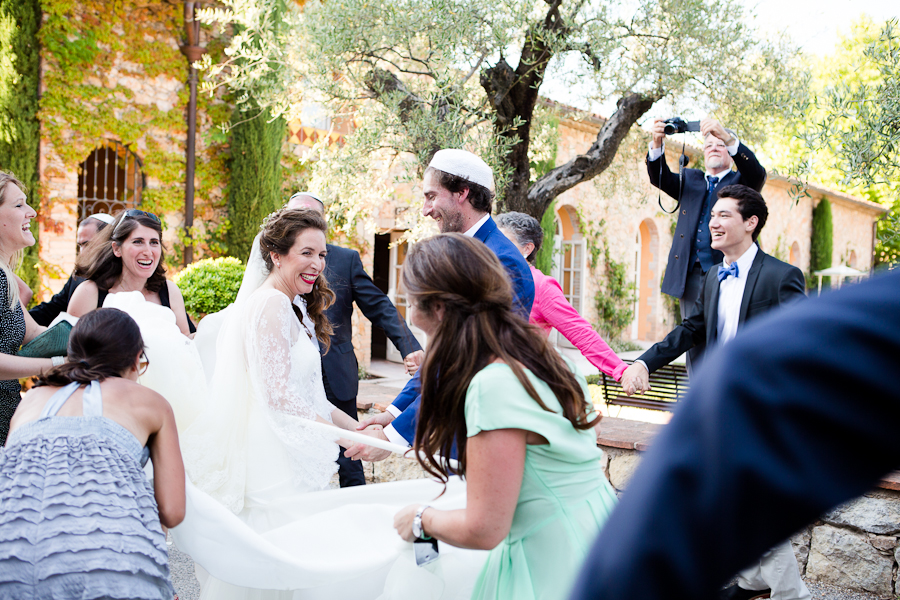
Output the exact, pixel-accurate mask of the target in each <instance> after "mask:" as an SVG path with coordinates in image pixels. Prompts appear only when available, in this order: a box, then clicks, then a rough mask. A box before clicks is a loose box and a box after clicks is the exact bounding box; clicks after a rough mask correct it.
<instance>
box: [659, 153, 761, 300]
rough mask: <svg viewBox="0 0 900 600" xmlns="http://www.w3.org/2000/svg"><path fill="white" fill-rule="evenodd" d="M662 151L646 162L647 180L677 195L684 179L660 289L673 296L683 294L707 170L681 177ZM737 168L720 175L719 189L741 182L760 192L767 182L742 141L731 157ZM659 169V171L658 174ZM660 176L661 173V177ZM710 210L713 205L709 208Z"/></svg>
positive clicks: (715, 259) (717, 257) (717, 256)
mask: <svg viewBox="0 0 900 600" xmlns="http://www.w3.org/2000/svg"><path fill="white" fill-rule="evenodd" d="M665 157H666V155H665V153H663V155H662V156H660V157H659V158H658V159H656V160H654V161H649V160H648V161H647V174H648V175H649V176H650V183H651V184H653V185H654V186H656V187H658V188H659V189H661V190H662V191H664V192H665V193H666V194H668V195H669V196H671V197H672V198H676V199H677V198H678V194H679V185H680V179H682V178H683V179H684V189H683V190H681V192H680V193H681V206H679V207H678V223H677V224H676V225H675V233H674V234H673V236H672V248H671V249H670V250H669V262H668V263H666V275H665V277H664V278H663V283H662V288H661V289H662V292H663V293H664V294H668V295H670V296H674V297H676V298H681V297H682V296H683V295H684V285H685V282H686V281H687V275H688V271H690V269H691V267H692V265H689V264H688V260H689V259H690V256H691V240H693V239H696V232H697V224H698V223H699V222H700V211H701V210H702V209H703V201H704V200H705V199H706V190H707V183H706V173H704V172H703V171H701V170H700V169H685V170H684V172H683V176H682V178H679V177H678V173H672V172H671V171H670V170H669V165H668V164H667V163H666V161H665ZM732 158H733V159H734V166H735V167H736V168H737V171H729V172H728V173H726V174H725V175H723V176H722V179H720V180H719V183H718V185H716V190H720V189H722V188H723V187H725V186H726V185H734V184H736V183H740V184H742V185H746V186H747V187H751V188H753V189H754V190H756V191H757V192H758V191H761V190H762V188H763V186H764V185H765V183H766V170H765V168H763V166H762V165H760V164H759V161H758V160H756V155H755V154H753V152H752V151H751V150H750V148H748V147H747V146H745V145H743V144H738V151H737V154H735V155H734V156H733V157H732ZM660 171H662V173H661V174H660ZM660 175H662V176H661V177H660ZM709 208H710V210H712V206H710V207H709ZM712 254H713V263H718V262H722V253H721V252H719V251H718V250H713V252H712Z"/></svg>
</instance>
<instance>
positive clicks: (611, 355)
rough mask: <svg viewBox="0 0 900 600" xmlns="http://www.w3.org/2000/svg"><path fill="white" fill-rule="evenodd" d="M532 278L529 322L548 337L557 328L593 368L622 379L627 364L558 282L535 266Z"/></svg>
mask: <svg viewBox="0 0 900 600" xmlns="http://www.w3.org/2000/svg"><path fill="white" fill-rule="evenodd" d="M531 275H532V276H533V277H534V304H533V305H532V307H531V317H530V318H529V319H528V320H529V321H530V322H531V323H534V324H535V325H537V326H539V327H541V328H542V329H543V330H544V331H545V332H546V333H547V335H550V330H551V329H553V328H554V327H555V328H556V330H557V331H559V332H560V333H561V334H563V336H565V338H566V339H567V340H569V341H570V342H572V345H574V346H575V347H576V348H578V349H579V350H580V351H581V353H582V354H583V355H584V357H585V358H587V359H588V360H589V361H590V362H591V364H592V365H594V366H595V367H597V368H598V369H600V370H601V371H603V372H604V373H606V374H607V375H611V376H612V377H613V379H615V380H616V381H618V380H619V379H621V378H622V373H624V372H625V369H626V368H628V365H627V364H625V363H624V362H623V361H622V359H621V358H619V357H618V356H617V355H616V353H615V352H613V350H612V348H610V347H609V345H607V343H606V342H604V341H603V338H601V337H600V335H599V334H598V333H597V332H596V331H594V328H593V327H591V324H590V323H588V322H587V321H586V320H585V319H584V317H582V316H581V315H579V314H578V311H576V310H575V309H574V308H573V307H572V305H571V304H569V301H568V300H566V297H565V296H564V295H563V291H562V286H561V285H559V282H558V281H556V280H555V279H553V278H552V277H550V276H548V275H544V274H543V273H542V272H540V271H538V270H537V269H535V268H534V267H531Z"/></svg>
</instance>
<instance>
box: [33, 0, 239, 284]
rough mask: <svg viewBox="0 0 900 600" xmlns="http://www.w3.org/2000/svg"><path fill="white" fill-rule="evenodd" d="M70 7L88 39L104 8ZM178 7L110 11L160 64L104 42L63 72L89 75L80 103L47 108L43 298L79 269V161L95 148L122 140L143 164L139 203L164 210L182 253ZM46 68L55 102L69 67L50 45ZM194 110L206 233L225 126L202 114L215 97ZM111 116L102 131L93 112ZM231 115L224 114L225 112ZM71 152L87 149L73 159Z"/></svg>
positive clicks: (220, 188) (182, 71)
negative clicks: (122, 16)
mask: <svg viewBox="0 0 900 600" xmlns="http://www.w3.org/2000/svg"><path fill="white" fill-rule="evenodd" d="M67 10H69V11H71V13H70V14H67V15H66V18H68V19H70V20H71V21H72V22H73V23H76V26H75V27H74V28H73V31H75V34H73V35H81V36H83V37H84V38H85V39H89V38H90V35H91V33H90V27H96V24H95V22H96V14H94V13H92V12H91V11H95V12H96V11H97V10H99V9H98V8H97V6H96V5H82V4H78V3H76V4H73V5H72V6H71V7H69V8H67ZM116 10H120V9H118V8H117V9H116ZM181 11H182V9H181V7H180V6H175V5H171V4H166V3H148V4H146V5H141V6H140V7H137V8H135V9H134V12H133V14H131V15H130V18H131V19H132V22H129V23H124V24H123V23H121V22H117V21H115V19H114V17H115V16H116V15H110V19H113V24H112V25H111V27H112V35H113V36H116V37H118V38H121V39H133V35H134V31H133V29H134V28H135V27H137V28H139V29H140V32H141V36H142V37H141V39H140V42H139V43H140V44H141V46H140V48H139V49H138V50H137V52H138V53H140V52H144V51H145V50H146V49H147V48H152V49H153V51H154V52H155V53H156V58H157V60H158V61H159V62H158V63H157V64H154V65H148V64H142V63H141V62H139V61H137V59H135V58H134V57H129V56H128V54H127V53H126V52H121V51H114V50H112V49H110V47H109V46H108V45H107V44H106V43H104V42H103V41H98V42H96V46H97V55H96V57H95V62H94V63H87V64H84V65H81V66H80V67H79V69H76V70H73V69H70V70H69V71H66V73H67V74H66V76H65V77H70V78H71V77H72V75H71V73H72V72H74V73H75V74H76V75H75V77H78V76H79V75H78V73H82V72H83V76H81V81H75V82H72V85H71V87H73V88H78V93H76V94H75V95H74V97H75V98H77V104H78V106H76V107H74V108H72V107H70V109H67V110H69V112H65V111H61V109H59V108H57V107H54V106H52V105H50V106H44V105H43V104H42V109H41V110H42V112H41V114H40V117H41V149H40V161H39V172H40V190H41V208H42V211H41V213H42V214H41V224H42V230H41V236H40V240H41V250H40V257H41V259H42V261H44V264H45V265H46V269H45V273H44V275H45V277H44V285H45V286H46V289H45V290H43V291H44V292H45V296H46V291H50V292H56V291H58V290H59V289H60V288H61V287H62V286H63V284H64V283H65V280H66V278H67V277H68V275H69V273H70V272H71V271H72V269H73V267H74V263H75V258H76V252H75V250H76V247H75V230H76V227H77V223H78V221H79V214H78V207H79V203H78V169H79V162H81V161H84V160H86V159H87V158H88V156H89V155H90V153H91V151H92V150H94V149H97V148H101V147H103V146H105V145H108V144H111V143H121V144H123V145H124V146H126V147H127V149H128V150H130V151H131V152H133V154H134V155H135V156H136V157H137V158H138V160H139V161H140V162H141V163H142V175H143V180H144V181H143V192H142V196H141V199H142V206H141V207H142V208H148V209H150V210H154V211H155V212H157V213H159V214H160V217H161V218H162V220H163V223H164V225H165V228H164V232H163V242H164V245H165V247H166V252H167V255H169V256H172V255H173V253H174V252H175V251H176V249H177V251H178V252H180V250H181V247H180V246H181V244H180V242H179V241H178V234H179V232H180V231H181V230H182V228H183V225H184V214H183V206H184V205H183V202H184V163H185V147H186V140H187V123H186V107H187V99H188V91H187V89H186V85H187V83H186V81H187V75H188V68H187V61H186V59H185V58H184V57H183V56H182V55H181V53H180V51H179V43H180V38H179V36H180V33H181V31H180V27H181V18H182V17H181ZM45 17H46V15H45ZM45 22H46V19H45ZM82 23H83V24H84V25H81V24H82ZM81 27H84V29H83V30H82V29H81ZM126 28H127V31H126ZM129 36H131V38H129ZM125 48H127V49H128V52H134V51H135V50H134V47H130V46H125ZM41 68H42V72H41V79H42V82H41V93H42V95H44V97H45V98H46V97H47V96H48V93H49V95H50V96H53V95H54V92H55V91H56V90H54V89H53V87H52V86H57V90H58V89H59V88H58V86H59V83H58V82H59V80H60V79H61V78H60V76H59V75H60V74H61V73H63V70H62V69H61V67H60V61H59V60H58V57H56V56H54V55H53V54H52V52H51V50H50V49H49V48H47V47H45V48H43V49H42V61H41ZM160 71H161V72H160ZM63 79H65V78H63ZM48 82H49V83H48ZM58 97H59V94H57V96H56V97H55V98H53V101H54V102H58ZM42 102H43V100H42ZM198 104H199V107H198V115H197V135H196V147H197V174H196V177H195V187H196V195H195V216H194V224H195V226H197V227H198V228H199V229H200V231H201V232H203V231H205V230H206V228H207V225H208V224H209V223H215V222H217V221H218V216H219V213H220V212H221V211H222V210H223V207H224V193H225V186H226V183H227V173H223V172H222V171H223V169H224V168H225V166H224V159H223V152H222V144H221V142H215V141H209V140H208V135H207V134H209V133H210V130H211V129H213V128H215V127H216V126H217V125H218V124H219V122H221V120H222V114H217V115H216V116H215V117H213V116H212V115H210V114H209V113H207V112H205V111H204V107H207V108H210V110H213V107H215V109H216V110H218V109H220V108H223V107H224V106H225V105H224V103H223V102H222V101H221V99H220V98H218V97H215V98H212V99H210V98H208V97H204V98H200V99H199V101H198ZM110 106H112V107H113V108H112V109H110ZM109 110H112V111H113V114H112V116H111V117H108V118H107V119H106V124H105V127H104V130H103V131H97V128H96V120H97V119H98V118H99V117H98V116H97V115H98V114H105V113H104V111H109ZM227 112H228V109H227V108H225V111H224V113H223V114H227ZM61 113H62V114H63V115H64V116H63V117H61V116H60V114H61ZM82 114H84V115H88V118H89V119H93V120H92V121H91V123H84V122H82V121H80V120H79V119H80V115H82ZM214 120H216V121H218V122H214ZM88 132H90V133H88ZM88 136H91V137H88ZM73 148H79V149H84V151H83V152H80V153H78V155H77V156H76V157H73V156H72V154H73V150H72V149H73ZM60 149H62V150H63V151H60ZM67 157H68V158H67ZM129 160H131V159H129ZM226 170H227V169H226ZM202 253H203V250H202V248H201V247H199V246H198V247H197V249H196V250H195V257H197V258H200V257H202ZM174 263H175V261H172V262H171V263H170V264H174ZM38 293H40V291H38Z"/></svg>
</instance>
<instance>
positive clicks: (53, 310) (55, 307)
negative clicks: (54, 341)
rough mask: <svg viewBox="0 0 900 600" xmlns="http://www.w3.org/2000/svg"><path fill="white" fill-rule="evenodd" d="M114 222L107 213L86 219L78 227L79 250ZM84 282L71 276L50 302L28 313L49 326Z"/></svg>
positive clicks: (38, 321)
mask: <svg viewBox="0 0 900 600" xmlns="http://www.w3.org/2000/svg"><path fill="white" fill-rule="evenodd" d="M113 221H115V219H114V218H113V217H112V216H110V215H107V214H105V213H95V214H93V215H90V216H89V217H87V218H85V219H84V220H83V221H82V222H81V224H80V225H79V226H78V230H77V231H76V234H75V243H76V244H78V249H79V250H81V249H82V248H84V247H85V246H87V245H88V244H89V243H90V241H91V240H92V239H94V236H95V235H97V233H98V232H100V231H103V228H104V227H106V226H107V225H109V224H110V223H112V222H113ZM82 281H84V278H83V277H76V276H75V274H74V273H73V274H72V275H70V276H69V280H68V281H66V285H64V286H63V288H62V289H61V290H60V291H59V292H57V293H56V294H54V295H53V297H52V298H50V300H48V301H47V302H41V303H40V304H38V305H37V306H35V307H34V308H32V309H31V310H29V311H28V312H29V313H30V314H31V318H33V319H34V321H35V322H36V323H37V324H38V325H43V326H45V327H46V326H47V325H49V324H50V323H51V322H53V319H55V318H56V317H57V315H59V313H61V312H65V310H66V309H67V308H68V307H69V300H71V298H72V294H74V293H75V288H77V287H78V286H79V285H81V282H82ZM23 304H27V302H23Z"/></svg>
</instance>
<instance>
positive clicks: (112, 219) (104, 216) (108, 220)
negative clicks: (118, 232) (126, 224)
mask: <svg viewBox="0 0 900 600" xmlns="http://www.w3.org/2000/svg"><path fill="white" fill-rule="evenodd" d="M88 219H97V220H98V221H102V222H104V223H106V224H107V225H112V224H113V223H114V222H115V220H116V218H115V217H113V216H112V215H108V214H106V213H94V214H92V215H88V216H87V217H85V219H84V220H85V221H87V220H88Z"/></svg>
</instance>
